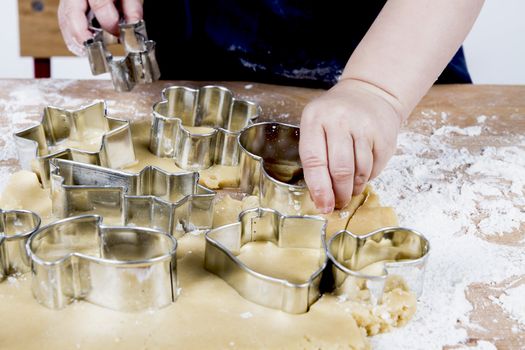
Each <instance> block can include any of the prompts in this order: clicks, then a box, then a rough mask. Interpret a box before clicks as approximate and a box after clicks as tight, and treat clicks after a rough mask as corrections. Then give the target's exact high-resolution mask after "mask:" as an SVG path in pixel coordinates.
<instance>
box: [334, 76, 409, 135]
mask: <svg viewBox="0 0 525 350" xmlns="http://www.w3.org/2000/svg"><path fill="white" fill-rule="evenodd" d="M337 85H338V86H341V87H343V88H347V89H357V90H360V91H363V92H365V93H371V94H373V95H374V96H376V97H378V98H380V99H381V100H383V101H384V102H386V103H387V104H388V105H389V106H390V108H391V109H392V111H393V113H394V114H395V115H396V117H397V118H398V121H399V125H401V123H403V122H404V121H405V120H406V119H407V118H408V115H409V114H410V111H407V108H406V107H405V105H404V104H403V103H402V102H401V101H400V100H399V99H398V98H397V97H396V96H395V95H393V94H391V93H390V92H388V91H387V90H385V89H383V88H381V87H379V86H377V85H375V84H373V83H370V82H367V81H364V80H359V79H354V78H350V77H349V78H345V77H343V76H341V78H340V79H339V81H338V82H337Z"/></svg>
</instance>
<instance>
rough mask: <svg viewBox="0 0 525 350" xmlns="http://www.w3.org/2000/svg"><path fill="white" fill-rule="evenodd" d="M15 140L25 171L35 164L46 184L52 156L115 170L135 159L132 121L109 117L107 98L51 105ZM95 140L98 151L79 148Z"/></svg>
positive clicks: (18, 133) (17, 135)
mask: <svg viewBox="0 0 525 350" xmlns="http://www.w3.org/2000/svg"><path fill="white" fill-rule="evenodd" d="M14 139H15V143H16V146H17V151H18V158H19V160H20V165H21V166H22V168H23V169H26V170H31V169H33V168H35V167H36V169H35V170H36V171H37V172H38V174H39V175H40V179H41V181H42V184H43V185H44V187H49V161H50V160H51V159H53V158H62V159H70V160H75V161H78V162H82V163H89V164H96V165H101V166H105V167H108V168H114V169H119V168H123V167H125V166H127V165H130V164H133V163H134V162H135V161H136V160H135V151H134V149H133V142H132V139H131V129H130V124H129V121H127V120H122V119H115V118H110V117H108V116H107V109H106V103H105V102H104V101H97V102H94V103H92V104H90V105H87V106H83V107H80V108H79V109H76V110H66V109H62V108H57V107H51V106H48V107H46V108H44V114H43V117H42V121H41V122H40V123H39V124H38V125H35V126H32V127H29V128H27V129H24V130H21V131H19V132H17V133H15V135H14ZM93 140H96V141H97V143H96V145H95V147H94V148H96V150H95V151H87V150H83V149H79V148H77V147H80V146H82V144H83V143H84V142H92V141H93ZM99 143H100V146H99V147H97V146H98V144H99ZM77 144H78V145H79V146H76V145H77ZM35 160H36V162H35ZM33 163H35V164H33Z"/></svg>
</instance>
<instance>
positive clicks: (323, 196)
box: [299, 113, 334, 214]
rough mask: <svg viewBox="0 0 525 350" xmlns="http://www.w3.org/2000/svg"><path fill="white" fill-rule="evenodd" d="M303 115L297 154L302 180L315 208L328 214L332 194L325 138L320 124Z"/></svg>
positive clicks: (331, 207) (332, 197)
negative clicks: (299, 158)
mask: <svg viewBox="0 0 525 350" xmlns="http://www.w3.org/2000/svg"><path fill="white" fill-rule="evenodd" d="M305 114H306V115H307V113H303V118H302V119H301V138H300V139H299V153H300V155H301V163H302V166H303V172H304V179H305V181H306V184H307V185H308V190H309V191H310V195H311V197H312V200H313V201H314V203H315V206H316V207H317V208H318V209H319V210H320V211H321V212H322V213H325V214H327V213H330V212H331V211H332V210H333V209H334V194H333V191H332V182H331V180H330V173H329V172H328V159H327V154H326V136H325V132H324V130H323V128H322V126H321V125H320V123H312V122H310V121H309V120H308V119H309V118H308V117H307V116H306V115H305Z"/></svg>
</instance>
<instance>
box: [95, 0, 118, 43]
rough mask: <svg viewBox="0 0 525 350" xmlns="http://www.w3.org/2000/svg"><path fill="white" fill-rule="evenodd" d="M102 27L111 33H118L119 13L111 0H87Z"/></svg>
mask: <svg viewBox="0 0 525 350" xmlns="http://www.w3.org/2000/svg"><path fill="white" fill-rule="evenodd" d="M88 1H89V6H90V7H91V10H92V11H93V13H94V14H95V17H96V18H97V21H98V23H99V24H100V26H101V27H102V29H104V30H106V31H107V32H110V33H111V34H113V35H118V23H119V19H120V15H119V13H118V10H117V8H116V7H115V3H114V2H113V0H88Z"/></svg>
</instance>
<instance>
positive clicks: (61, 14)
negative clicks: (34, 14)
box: [58, 0, 142, 56]
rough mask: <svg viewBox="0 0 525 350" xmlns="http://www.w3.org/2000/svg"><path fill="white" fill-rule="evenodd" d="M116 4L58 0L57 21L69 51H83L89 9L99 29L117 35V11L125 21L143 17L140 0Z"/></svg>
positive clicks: (111, 0) (96, 0)
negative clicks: (98, 24) (118, 5)
mask: <svg viewBox="0 0 525 350" xmlns="http://www.w3.org/2000/svg"><path fill="white" fill-rule="evenodd" d="M119 4H120V8H117V6H116V4H115V1H114V0H61V1H60V4H59V6H58V24H59V25H60V31H62V36H63V37H64V41H65V43H66V45H67V48H68V49H69V51H71V52H72V53H74V54H75V55H78V56H82V55H83V54H84V46H83V43H84V41H86V40H88V39H90V38H91V37H92V36H93V34H92V33H91V32H90V31H89V30H88V20H87V17H86V13H87V11H88V10H90V9H91V11H93V13H94V15H95V17H96V18H97V20H98V23H100V26H101V27H102V29H104V30H106V31H108V32H110V33H112V34H114V35H118V24H119V19H120V14H119V12H122V13H123V15H124V19H125V20H126V22H127V23H134V22H138V21H139V20H141V19H142V1H141V0H122V1H120V2H119Z"/></svg>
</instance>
